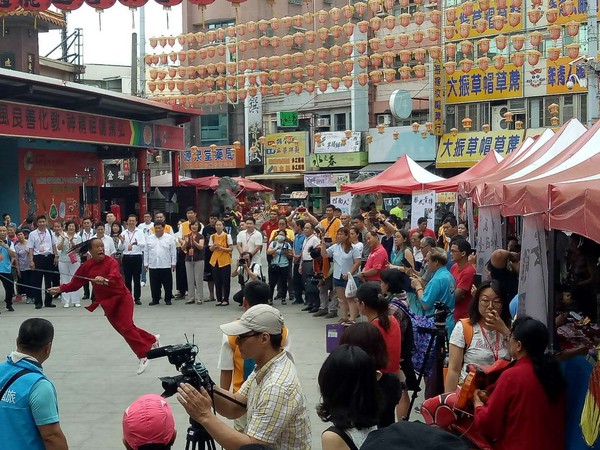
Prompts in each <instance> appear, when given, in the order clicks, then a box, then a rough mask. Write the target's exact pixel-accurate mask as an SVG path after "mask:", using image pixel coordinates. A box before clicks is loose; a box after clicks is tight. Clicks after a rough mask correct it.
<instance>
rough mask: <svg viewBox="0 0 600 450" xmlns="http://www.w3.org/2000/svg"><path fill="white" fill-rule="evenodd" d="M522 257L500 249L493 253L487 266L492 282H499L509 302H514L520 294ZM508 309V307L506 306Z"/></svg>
mask: <svg viewBox="0 0 600 450" xmlns="http://www.w3.org/2000/svg"><path fill="white" fill-rule="evenodd" d="M520 264H521V255H520V254H519V253H517V252H510V251H508V250H504V249H501V248H499V249H498V250H495V251H494V253H492V257H491V258H490V262H489V263H488V265H487V268H488V270H489V271H490V274H491V276H492V280H497V281H499V282H500V284H501V285H502V286H503V287H504V290H505V291H506V294H507V298H508V300H509V301H510V300H512V299H513V297H514V296H515V295H517V293H518V292H519V268H520ZM505 306H506V307H508V305H505Z"/></svg>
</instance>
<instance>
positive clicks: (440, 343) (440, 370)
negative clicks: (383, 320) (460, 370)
mask: <svg viewBox="0 0 600 450" xmlns="http://www.w3.org/2000/svg"><path fill="white" fill-rule="evenodd" d="M436 315H437V314H435V313H434V314H432V315H431V316H428V317H434V320H435V322H434V328H425V327H417V329H418V331H419V332H421V333H428V334H429V335H430V337H429V343H428V344H427V351H426V352H425V357H424V358H423V364H422V365H421V368H420V369H419V376H418V378H417V389H415V390H414V391H413V393H412V396H411V399H410V407H409V408H408V412H407V413H406V420H407V421H408V420H409V419H410V413H411V412H412V410H413V407H414V405H415V401H416V400H417V397H418V396H419V392H420V390H421V389H420V388H419V387H418V386H420V385H421V381H422V380H423V377H424V373H425V368H426V367H427V364H428V363H429V358H430V357H431V354H432V352H433V353H434V354H435V361H434V366H433V368H432V370H431V376H430V377H431V378H432V379H433V380H432V381H433V382H434V383H435V392H437V393H438V394H441V393H443V392H444V360H445V359H446V344H447V343H448V335H447V333H446V318H445V317H444V318H443V320H440V319H441V317H436Z"/></svg>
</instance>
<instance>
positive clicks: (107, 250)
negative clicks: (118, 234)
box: [94, 235, 117, 256]
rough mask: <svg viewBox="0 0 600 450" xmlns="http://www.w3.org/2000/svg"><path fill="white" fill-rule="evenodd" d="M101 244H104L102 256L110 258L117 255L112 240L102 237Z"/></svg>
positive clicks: (105, 236)
mask: <svg viewBox="0 0 600 450" xmlns="http://www.w3.org/2000/svg"><path fill="white" fill-rule="evenodd" d="M94 237H98V236H97V235H94ZM102 242H103V243H104V254H105V255H108V256H112V255H114V254H115V253H117V249H116V248H115V242H114V241H113V238H111V237H109V236H107V235H104V237H103V238H102Z"/></svg>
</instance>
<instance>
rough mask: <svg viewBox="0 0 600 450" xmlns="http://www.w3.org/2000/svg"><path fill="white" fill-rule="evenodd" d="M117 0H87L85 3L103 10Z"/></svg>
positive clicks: (98, 10) (100, 10)
mask: <svg viewBox="0 0 600 450" xmlns="http://www.w3.org/2000/svg"><path fill="white" fill-rule="evenodd" d="M116 2H117V0H85V3H86V4H87V5H89V6H91V7H92V8H94V9H95V10H96V11H97V12H99V13H100V12H102V11H104V10H105V9H108V8H110V7H111V6H113V5H114V4H115V3H116Z"/></svg>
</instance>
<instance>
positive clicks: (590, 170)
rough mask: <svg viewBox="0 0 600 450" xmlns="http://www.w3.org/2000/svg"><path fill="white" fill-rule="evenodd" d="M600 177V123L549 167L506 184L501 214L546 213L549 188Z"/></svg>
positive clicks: (548, 201)
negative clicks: (599, 174) (563, 183)
mask: <svg viewBox="0 0 600 450" xmlns="http://www.w3.org/2000/svg"><path fill="white" fill-rule="evenodd" d="M598 173H600V123H599V122H597V123H596V124H595V125H594V126H593V127H592V128H590V129H589V130H588V131H587V132H585V133H584V134H582V135H581V136H580V137H579V138H578V139H577V140H576V141H575V142H573V143H572V144H571V145H570V146H569V147H568V148H567V149H566V150H565V151H563V152H561V153H560V154H559V155H558V156H557V157H555V158H553V159H552V160H551V161H550V162H549V163H548V164H546V165H543V166H540V167H539V168H538V169H536V170H535V171H533V172H531V173H530V174H529V175H528V176H527V177H526V178H521V179H518V180H516V181H515V182H511V183H507V184H506V185H505V186H504V187H503V205H502V214H503V215H505V216H508V215H521V214H528V213H535V212H543V213H546V212H547V211H548V208H549V205H550V199H549V191H548V186H549V185H551V184H554V183H562V182H570V181H572V180H577V179H581V178H584V177H589V176H594V175H596V174H598ZM588 184H591V182H590V183H588ZM578 186H581V185H578ZM569 191H570V192H572V190H569Z"/></svg>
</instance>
